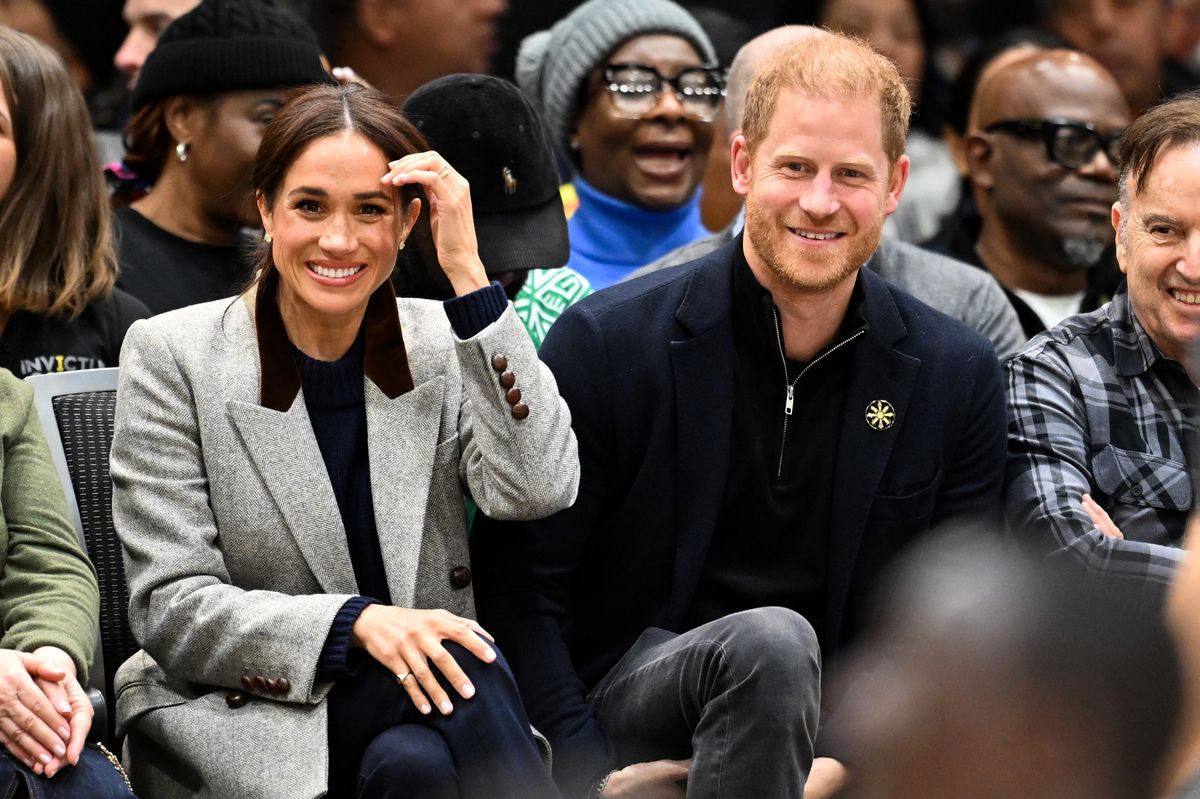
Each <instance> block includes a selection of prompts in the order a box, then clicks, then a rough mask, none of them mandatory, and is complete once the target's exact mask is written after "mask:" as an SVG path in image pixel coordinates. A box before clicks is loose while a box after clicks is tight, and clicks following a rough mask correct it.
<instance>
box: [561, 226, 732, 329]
mask: <svg viewBox="0 0 1200 799" xmlns="http://www.w3.org/2000/svg"><path fill="white" fill-rule="evenodd" d="M731 246H732V244H727V245H725V246H723V247H721V248H719V249H717V250H714V251H712V252H709V253H706V254H705V255H704V256H702V257H700V258H698V259H696V260H692V261H688V262H687V263H685V264H680V265H678V266H676V267H673V268H671V269H663V270H660V271H658V272H652V273H648V274H645V275H643V276H641V277H637V278H633V279H631V280H627V281H624V282H621V283H617V284H615V285H612V286H608V287H607V288H604V289H601V290H600V291H597V292H595V293H594V294H592V295H590V296H588V297H585V298H583V299H582V300H580V301H579V302H577V303H575V304H574V305H573V306H571V307H570V308H568V309H567V311H566V314H569V313H571V312H572V311H575V312H576V313H588V314H591V315H593V316H595V317H597V318H605V317H621V316H627V315H628V316H630V317H641V318H643V319H646V318H653V317H658V316H661V315H663V314H669V315H670V316H672V317H673V316H674V314H675V311H676V310H677V309H678V307H679V305H680V303H681V302H682V301H683V298H684V297H685V296H686V295H687V294H688V292H689V291H690V290H691V289H692V286H693V284H694V283H696V282H697V281H699V282H702V283H703V282H707V281H710V280H723V279H727V278H728V276H729V275H730V274H731V270H732V268H733V260H732V256H731V255H730V253H729V251H728V248H729V247H731ZM566 314H564V316H565V315H566Z"/></svg>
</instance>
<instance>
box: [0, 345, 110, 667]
mask: <svg viewBox="0 0 1200 799" xmlns="http://www.w3.org/2000/svg"><path fill="white" fill-rule="evenodd" d="M0 444H3V451H2V452H0V469H2V470H3V471H2V472H0V481H2V482H0V509H2V510H3V515H2V517H0V649H17V650H20V651H22V652H32V651H33V650H35V649H37V648H38V647H40V646H48V645H49V646H57V647H59V648H60V649H62V650H63V651H65V652H66V653H67V654H69V655H70V656H71V658H72V659H73V660H74V661H75V666H76V668H77V669H78V670H79V681H80V682H81V683H84V682H86V680H87V669H88V664H89V663H91V660H92V653H93V651H94V650H95V648H96V619H97V616H98V614H99V612H100V610H99V608H100V592H99V589H98V588H97V587H96V572H95V569H94V568H93V567H92V564H91V561H89V560H88V559H87V556H86V555H85V554H84V553H83V551H82V549H81V548H80V546H79V541H78V539H77V538H76V537H75V528H74V526H73V525H72V524H71V522H70V519H69V518H68V515H67V500H66V497H65V496H64V495H63V490H62V486H61V485H60V483H59V481H58V475H57V474H56V473H55V471H54V467H53V466H52V465H51V463H50V451H49V448H48V447H47V446H46V439H45V437H44V436H43V435H42V428H41V426H40V425H39V424H38V418H37V413H36V412H35V411H34V407H33V389H32V388H31V387H30V386H29V385H27V384H26V383H24V382H22V381H21V380H18V379H17V378H16V377H14V376H13V375H12V373H11V372H8V371H7V370H4V369H0Z"/></svg>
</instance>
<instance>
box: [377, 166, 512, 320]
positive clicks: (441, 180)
mask: <svg viewBox="0 0 1200 799" xmlns="http://www.w3.org/2000/svg"><path fill="white" fill-rule="evenodd" d="M380 182H381V183H386V184H388V185H391V186H403V185H405V184H408V183H415V184H418V185H420V186H422V187H424V189H425V196H426V197H427V198H428V199H429V227H430V230H431V231H432V232H433V242H434V245H435V246H436V247H437V254H438V262H439V263H440V264H441V266H442V271H443V272H445V273H446V278H447V279H448V280H449V281H450V285H451V286H453V287H454V293H455V294H457V295H458V296H460V297H461V296H462V295H464V294H469V293H470V292H472V291H475V290H476V289H481V288H483V287H485V286H487V285H488V278H487V273H486V272H485V271H484V268H483V262H482V261H481V260H479V242H478V240H477V239H476V237H475V218H474V217H473V216H472V212H471V186H470V184H468V183H467V179H466V178H464V177H463V176H462V175H460V174H458V173H457V172H455V171H454V167H452V166H450V164H449V163H448V162H447V161H446V159H445V158H443V157H442V156H440V155H438V154H437V153H436V152H434V151H432V150H430V151H428V152H424V153H413V154H411V155H406V156H404V157H403V158H400V159H398V160H396V161H391V162H389V163H388V173H387V174H386V175H384V176H383V177H382V178H380Z"/></svg>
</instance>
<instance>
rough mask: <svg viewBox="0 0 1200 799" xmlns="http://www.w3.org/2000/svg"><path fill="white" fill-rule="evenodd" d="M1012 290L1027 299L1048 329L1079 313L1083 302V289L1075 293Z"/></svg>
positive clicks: (1026, 301)
mask: <svg viewBox="0 0 1200 799" xmlns="http://www.w3.org/2000/svg"><path fill="white" fill-rule="evenodd" d="M1012 291H1013V294H1016V295H1017V296H1018V297H1020V298H1021V299H1023V300H1025V303H1026V304H1027V305H1028V306H1029V307H1030V308H1032V309H1033V312H1034V313H1036V314H1037V315H1038V318H1039V319H1041V320H1042V324H1043V325H1045V326H1046V329H1047V330H1049V329H1050V328H1052V327H1054V326H1055V325H1057V324H1058V323H1059V322H1061V321H1062V320H1064V319H1066V318H1067V317H1068V316H1074V315H1075V314H1077V313H1079V306H1080V305H1082V304H1083V295H1084V292H1082V291H1077V292H1075V293H1074V294H1035V293H1034V292H1032V291H1026V290H1024V289H1013V290H1012Z"/></svg>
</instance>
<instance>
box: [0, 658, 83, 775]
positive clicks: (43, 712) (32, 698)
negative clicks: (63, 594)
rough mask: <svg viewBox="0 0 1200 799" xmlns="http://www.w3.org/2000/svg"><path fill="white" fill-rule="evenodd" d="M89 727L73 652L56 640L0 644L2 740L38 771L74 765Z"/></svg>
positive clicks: (44, 771)
mask: <svg viewBox="0 0 1200 799" xmlns="http://www.w3.org/2000/svg"><path fill="white" fill-rule="evenodd" d="M91 727H92V705H91V702H90V701H89V700H88V698H87V694H86V693H84V690H83V688H82V687H81V686H80V685H79V681H78V680H77V679H76V675H75V663H74V661H72V660H71V657H70V656H69V655H68V654H67V653H66V652H64V651H63V650H61V649H59V648H58V647H54V646H43V647H41V648H39V649H36V650H34V651H33V652H18V651H16V650H13V649H0V743H2V744H3V745H4V748H5V749H7V750H8V751H9V752H10V753H11V754H12V755H13V757H15V758H17V759H18V760H20V761H21V762H22V763H24V764H25V765H26V766H27V767H28V768H30V769H31V770H33V771H34V772H35V773H37V774H45V775H46V776H47V777H52V776H54V774H55V773H57V772H58V771H59V770H60V769H62V768H63V766H64V765H68V764H69V765H75V764H76V763H78V762H79V755H80V754H81V753H82V752H83V745H84V742H85V740H86V738H87V733H88V730H90V729H91Z"/></svg>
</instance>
